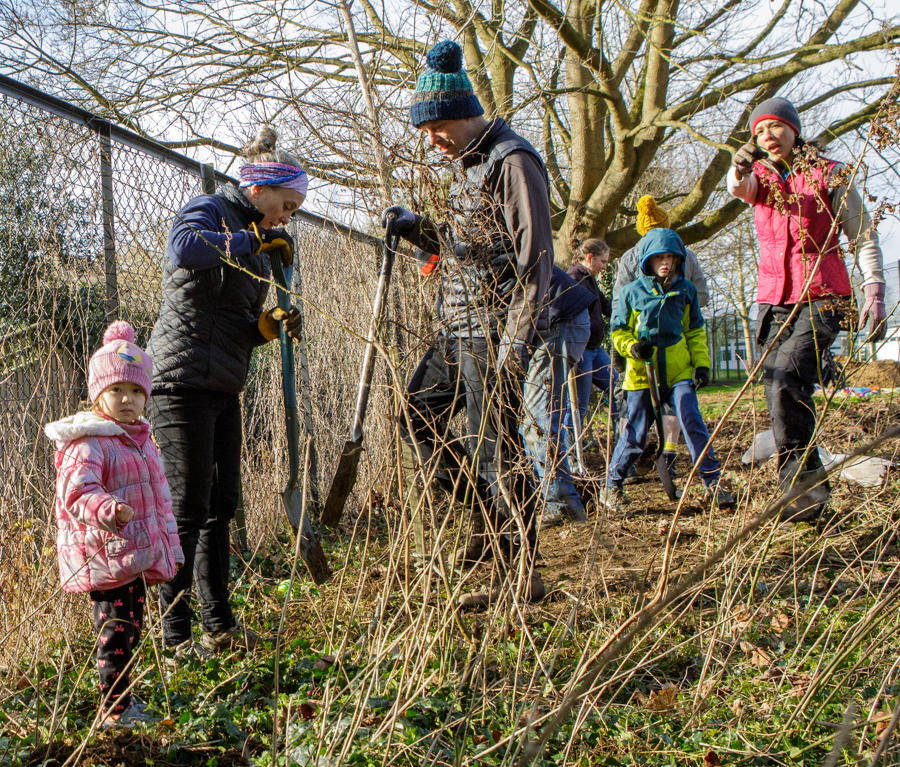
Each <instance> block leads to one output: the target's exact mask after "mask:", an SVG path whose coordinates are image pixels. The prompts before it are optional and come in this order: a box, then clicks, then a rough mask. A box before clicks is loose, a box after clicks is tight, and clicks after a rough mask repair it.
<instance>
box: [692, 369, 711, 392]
mask: <svg viewBox="0 0 900 767" xmlns="http://www.w3.org/2000/svg"><path fill="white" fill-rule="evenodd" d="M694 386H696V387H697V388H698V389H702V388H703V387H704V386H709V368H697V369H696V370H695V371H694Z"/></svg>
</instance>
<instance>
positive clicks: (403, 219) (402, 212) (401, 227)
mask: <svg viewBox="0 0 900 767" xmlns="http://www.w3.org/2000/svg"><path fill="white" fill-rule="evenodd" d="M389 213H393V214H394V223H393V231H394V234H399V235H400V236H401V237H406V236H407V235H408V234H410V233H411V232H412V230H413V229H415V228H416V214H415V213H413V212H412V211H410V210H407V209H406V208H404V207H403V206H401V205H391V207H390V208H387V209H386V210H385V211H384V213H382V214H381V225H382V226H383V227H384V228H385V229H387V225H388V214H389Z"/></svg>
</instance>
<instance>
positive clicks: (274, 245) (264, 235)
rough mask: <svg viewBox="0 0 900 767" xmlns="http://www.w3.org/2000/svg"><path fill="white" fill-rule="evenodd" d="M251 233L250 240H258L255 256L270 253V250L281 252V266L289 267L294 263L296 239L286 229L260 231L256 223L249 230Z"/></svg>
mask: <svg viewBox="0 0 900 767" xmlns="http://www.w3.org/2000/svg"><path fill="white" fill-rule="evenodd" d="M247 231H248V232H250V235H251V237H250V239H251V240H252V239H254V238H255V239H256V243H255V244H256V245H257V247H256V250H254V251H253V255H254V256H255V255H256V254H257V253H268V252H269V251H270V250H279V251H281V265H282V266H284V267H288V266H290V265H291V264H293V263H294V238H293V237H291V235H289V234H288V233H287V232H286V231H284V229H260V228H259V227H258V226H257V225H256V223H255V222H254V223H252V224H250V228H249V229H248V230H247Z"/></svg>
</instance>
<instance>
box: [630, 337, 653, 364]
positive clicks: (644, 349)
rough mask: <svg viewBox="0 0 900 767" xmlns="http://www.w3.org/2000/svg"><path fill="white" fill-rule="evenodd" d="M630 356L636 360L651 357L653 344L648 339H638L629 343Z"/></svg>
mask: <svg viewBox="0 0 900 767" xmlns="http://www.w3.org/2000/svg"><path fill="white" fill-rule="evenodd" d="M631 356H632V357H634V358H635V359H638V360H652V359H653V344H652V343H650V341H638V342H637V343H636V344H632V345H631Z"/></svg>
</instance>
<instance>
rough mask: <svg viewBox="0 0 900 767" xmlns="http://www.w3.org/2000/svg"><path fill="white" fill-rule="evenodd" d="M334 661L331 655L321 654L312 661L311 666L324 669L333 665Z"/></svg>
mask: <svg viewBox="0 0 900 767" xmlns="http://www.w3.org/2000/svg"><path fill="white" fill-rule="evenodd" d="M334 661H335V657H334V656H333V655H323V656H322V657H321V658H319V660H317V661H316V662H315V663H313V668H316V669H319V670H320V671H324V670H325V669H326V668H331V667H332V666H333V665H334Z"/></svg>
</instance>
